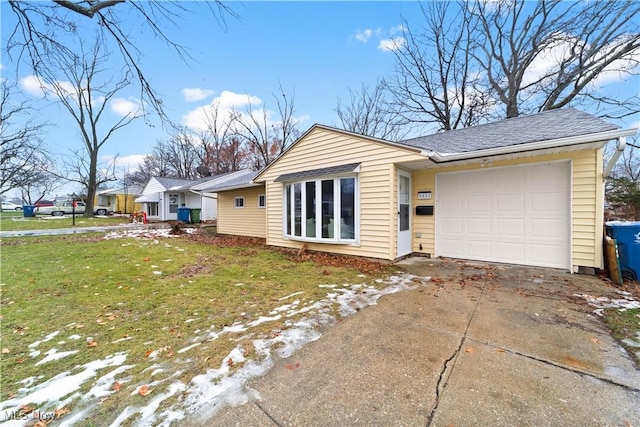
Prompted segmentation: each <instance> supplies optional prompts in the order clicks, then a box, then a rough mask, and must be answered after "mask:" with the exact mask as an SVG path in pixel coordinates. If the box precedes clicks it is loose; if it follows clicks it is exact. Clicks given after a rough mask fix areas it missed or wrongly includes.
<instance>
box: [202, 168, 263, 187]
mask: <svg viewBox="0 0 640 427" xmlns="http://www.w3.org/2000/svg"><path fill="white" fill-rule="evenodd" d="M231 175H234V176H233V177H232V178H230V176H231ZM256 175H258V172H256V171H253V170H250V169H245V170H241V171H236V172H230V173H228V174H225V175H224V176H221V177H220V178H223V179H217V178H214V179H211V178H209V181H208V182H204V183H202V184H203V185H200V186H198V188H197V190H198V191H207V192H216V191H222V190H224V189H231V188H237V187H241V186H247V187H248V186H250V185H251V184H252V182H251V181H252V180H253V178H255V177H256Z"/></svg>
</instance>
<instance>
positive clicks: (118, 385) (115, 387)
mask: <svg viewBox="0 0 640 427" xmlns="http://www.w3.org/2000/svg"><path fill="white" fill-rule="evenodd" d="M121 389H122V383H119V382H115V383H113V387H111V390H113V391H115V392H116V393H117V392H119V391H120V390H121Z"/></svg>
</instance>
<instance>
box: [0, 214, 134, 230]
mask: <svg viewBox="0 0 640 427" xmlns="http://www.w3.org/2000/svg"><path fill="white" fill-rule="evenodd" d="M127 223H129V216H128V215H117V216H104V217H95V218H85V217H83V216H81V215H76V225H75V226H76V227H97V226H105V225H118V224H127ZM72 227H73V218H72V217H71V215H66V216H63V217H57V216H51V215H37V216H35V217H29V218H25V217H24V216H23V214H22V212H2V214H0V230H1V231H18V230H51V229H58V228H72Z"/></svg>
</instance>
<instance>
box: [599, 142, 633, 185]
mask: <svg viewBox="0 0 640 427" xmlns="http://www.w3.org/2000/svg"><path fill="white" fill-rule="evenodd" d="M626 146H627V137H626V136H620V137H618V142H617V143H616V152H615V153H613V157H611V159H610V160H609V163H607V166H606V167H605V168H604V172H603V174H602V177H603V178H604V179H607V178H609V174H610V173H611V170H612V169H613V167H614V166H615V165H616V162H617V161H618V159H619V158H620V156H621V155H622V153H623V152H624V149H625V147H626Z"/></svg>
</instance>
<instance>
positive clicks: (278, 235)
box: [259, 128, 424, 259]
mask: <svg viewBox="0 0 640 427" xmlns="http://www.w3.org/2000/svg"><path fill="white" fill-rule="evenodd" d="M420 159H424V157H422V156H421V155H419V154H418V153H414V152H412V151H410V150H404V149H401V148H395V147H393V146H391V145H388V144H383V143H378V142H375V141H372V140H369V139H366V138H359V137H357V136H351V135H348V134H343V133H340V132H335V131H330V130H327V129H322V128H316V129H314V130H313V131H312V132H310V133H309V134H308V135H306V136H305V137H304V139H302V140H299V141H298V142H297V143H296V145H295V146H293V147H291V149H290V150H289V151H288V152H287V153H286V154H285V155H284V156H282V157H281V158H280V159H279V160H278V161H277V162H276V163H274V164H273V165H271V167H270V168H269V169H267V170H266V171H265V172H264V173H263V174H262V175H261V176H260V177H259V180H260V181H264V182H265V183H266V192H267V200H268V202H267V244H269V245H274V246H284V247H291V248H299V247H301V246H302V245H303V244H304V243H303V242H300V241H296V240H290V239H286V238H284V235H283V208H282V192H283V183H281V182H274V180H275V179H276V178H277V177H278V176H280V175H282V174H285V173H292V172H301V171H305V170H312V169H319V168H325V167H332V166H339V165H344V164H348V163H357V162H359V163H360V172H359V174H358V185H359V189H360V191H359V195H358V198H357V199H356V203H359V206H360V220H359V223H360V240H359V242H358V243H357V244H351V245H349V244H346V245H345V244H327V243H315V242H310V243H306V245H307V247H308V248H309V249H310V250H317V251H325V252H334V253H340V254H349V255H360V256H365V257H372V258H382V259H394V258H395V257H396V255H395V254H396V228H395V223H396V216H397V215H395V212H396V209H397V208H396V200H395V197H394V194H395V191H396V190H395V187H396V185H397V184H396V176H395V175H396V169H395V166H394V164H395V163H400V162H405V161H413V160H420Z"/></svg>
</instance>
